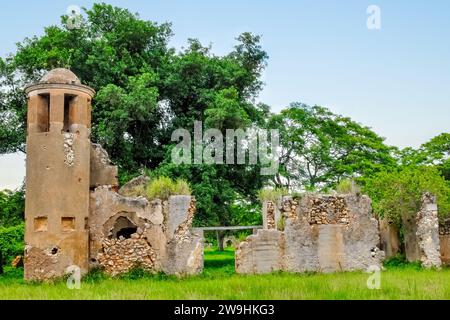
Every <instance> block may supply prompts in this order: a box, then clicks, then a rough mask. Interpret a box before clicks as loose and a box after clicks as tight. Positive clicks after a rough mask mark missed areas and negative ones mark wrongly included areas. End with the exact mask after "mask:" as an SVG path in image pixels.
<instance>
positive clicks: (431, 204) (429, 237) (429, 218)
mask: <svg viewBox="0 0 450 320" xmlns="http://www.w3.org/2000/svg"><path fill="white" fill-rule="evenodd" d="M416 221H417V231H416V236H417V242H418V245H419V254H420V261H421V262H422V266H424V267H425V268H431V267H436V268H440V267H441V265H442V261H441V253H440V243H439V219H438V207H437V202H436V197H435V196H434V195H432V194H430V193H425V194H424V195H423V196H422V207H421V209H420V211H419V212H418V213H417V216H416Z"/></svg>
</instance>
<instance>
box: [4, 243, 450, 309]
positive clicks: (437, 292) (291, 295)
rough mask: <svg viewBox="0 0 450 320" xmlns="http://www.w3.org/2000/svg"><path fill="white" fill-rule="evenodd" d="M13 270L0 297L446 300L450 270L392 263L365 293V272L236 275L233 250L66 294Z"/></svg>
mask: <svg viewBox="0 0 450 320" xmlns="http://www.w3.org/2000/svg"><path fill="white" fill-rule="evenodd" d="M14 272H15V274H13V273H11V271H7V272H6V274H5V275H3V276H0V299H102V300H109V299H182V300H183V299H188V300H189V299H225V300H236V299H256V300H258V299H450V269H443V270H441V271H436V270H424V269H418V268H416V267H415V266H414V267H411V266H409V265H404V266H403V265H402V266H393V265H392V266H389V267H388V268H387V269H386V270H385V271H383V272H382V274H381V289H380V290H370V289H368V288H367V286H366V282H367V279H368V277H369V274H366V273H363V272H350V273H336V274H315V273H307V274H288V273H274V274H268V275H237V274H235V272H234V252H233V251H232V250H226V251H223V252H218V251H213V250H206V251H205V270H204V272H203V273H202V274H201V275H198V276H194V277H187V278H176V277H172V276H166V275H161V274H157V275H151V274H148V273H145V272H141V271H139V270H134V271H132V272H131V273H130V274H128V275H124V276H122V277H119V278H110V277H107V276H105V275H103V274H102V273H98V272H97V271H96V272H94V273H92V274H90V275H89V277H87V278H86V279H85V280H84V281H83V282H82V284H81V289H80V290H69V289H67V287H66V285H65V283H64V282H56V283H53V284H37V283H34V284H27V283H25V282H24V281H23V280H22V278H21V276H22V275H21V274H20V273H19V274H18V273H17V270H16V271H14Z"/></svg>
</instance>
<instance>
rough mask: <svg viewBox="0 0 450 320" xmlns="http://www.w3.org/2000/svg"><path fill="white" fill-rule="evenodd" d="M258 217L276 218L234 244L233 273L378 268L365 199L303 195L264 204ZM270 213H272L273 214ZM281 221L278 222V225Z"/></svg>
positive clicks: (376, 241) (373, 228)
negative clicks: (262, 215)
mask: <svg viewBox="0 0 450 320" xmlns="http://www.w3.org/2000/svg"><path fill="white" fill-rule="evenodd" d="M264 206H266V208H263V212H264V213H265V214H267V215H270V217H267V218H265V219H264V220H265V221H266V220H267V221H271V220H273V217H278V219H279V222H278V223H276V225H277V228H273V223H268V224H265V229H264V230H258V233H257V234H256V235H251V236H249V237H248V238H247V240H246V241H244V242H243V243H241V244H240V245H239V248H238V250H237V251H236V271H237V272H238V273H268V272H273V271H279V270H282V271H289V272H308V271H314V272H336V271H353V270H367V269H368V268H369V267H372V266H376V267H381V261H382V259H383V258H384V252H383V251H381V250H380V249H379V243H380V237H379V231H378V221H377V220H376V219H375V218H374V217H373V216H372V209H371V202H370V199H369V198H368V197H367V196H358V195H338V196H327V195H320V196H316V195H306V196H304V197H303V198H302V199H300V200H294V199H293V198H292V197H283V198H282V199H281V200H280V201H279V202H278V203H273V202H265V203H264ZM274 212H275V214H274ZM276 212H280V213H279V214H276ZM281 221H284V222H281Z"/></svg>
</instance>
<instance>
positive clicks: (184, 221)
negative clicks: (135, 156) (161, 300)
mask: <svg viewBox="0 0 450 320" xmlns="http://www.w3.org/2000/svg"><path fill="white" fill-rule="evenodd" d="M145 180H146V179H145V178H142V177H139V178H137V179H136V180H133V181H131V183H130V184H131V185H133V184H135V183H136V181H145ZM127 188H129V185H125V186H124V187H123V188H122V189H120V190H119V193H116V192H115V191H113V188H112V187H111V186H101V187H97V188H96V189H95V190H94V191H93V192H91V198H90V199H91V200H90V210H91V215H90V220H89V245H90V250H89V259H90V260H89V261H90V267H91V268H94V267H101V268H102V269H103V270H105V271H106V272H107V273H108V274H111V275H113V276H115V275H118V274H121V273H126V272H128V271H130V270H131V269H132V268H134V267H141V268H143V269H145V270H147V271H151V272H164V273H166V274H176V275H192V274H197V273H199V272H201V271H202V269H203V235H202V234H201V232H199V231H198V230H196V231H195V232H194V231H192V230H191V226H192V220H193V218H194V214H195V210H196V207H195V199H194V198H193V197H191V196H182V195H180V196H171V197H169V199H168V200H167V201H162V200H160V199H153V200H148V199H146V198H144V197H137V198H135V197H126V196H123V195H122V194H123V193H124V192H126V190H127Z"/></svg>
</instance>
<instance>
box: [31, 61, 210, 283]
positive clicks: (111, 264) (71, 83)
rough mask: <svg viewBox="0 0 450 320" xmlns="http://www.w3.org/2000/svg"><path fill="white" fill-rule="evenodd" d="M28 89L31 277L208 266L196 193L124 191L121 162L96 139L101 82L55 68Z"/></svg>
mask: <svg viewBox="0 0 450 320" xmlns="http://www.w3.org/2000/svg"><path fill="white" fill-rule="evenodd" d="M26 93H27V95H28V132H27V177H26V203H25V218H26V219H25V220H26V227H25V229H26V230H25V242H26V247H25V261H24V264H25V279H26V280H49V279H53V278H57V277H61V276H64V275H65V274H66V272H67V271H68V269H72V270H73V267H78V268H80V270H81V273H82V274H84V273H86V272H87V271H88V270H89V269H90V268H93V267H101V268H103V269H104V270H105V271H106V272H108V273H110V274H112V275H117V274H120V273H124V272H127V271H129V270H131V269H132V268H134V267H142V268H144V269H147V270H149V271H153V272H166V273H171V274H177V275H183V274H195V273H198V272H201V270H202V268H203V237H202V235H201V234H196V233H195V232H193V231H191V227H192V219H193V217H194V214H195V199H193V198H192V197H190V196H173V197H171V198H170V199H168V201H161V200H158V199H146V198H144V197H127V196H124V195H120V194H119V193H117V191H118V186H119V183H118V179H117V171H118V170H117V167H116V166H114V165H112V164H111V161H110V160H109V157H108V154H107V152H106V151H105V150H104V149H103V148H102V147H101V146H100V145H98V144H93V143H91V141H90V131H91V101H92V98H93V96H94V90H92V89H91V88H89V87H86V86H84V85H82V84H81V82H80V80H79V79H78V78H77V77H76V75H75V74H73V73H72V72H71V71H69V70H66V69H55V70H52V71H50V72H49V73H48V74H47V75H46V76H44V77H43V78H42V80H41V81H40V82H39V83H37V84H34V85H31V86H28V87H27V88H26ZM136 181H138V183H140V182H142V181H144V182H148V180H147V179H146V178H141V179H140V180H134V181H133V182H132V183H136ZM128 188H130V186H128ZM142 188H144V186H142ZM126 189H127V186H125V188H124V190H126Z"/></svg>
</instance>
